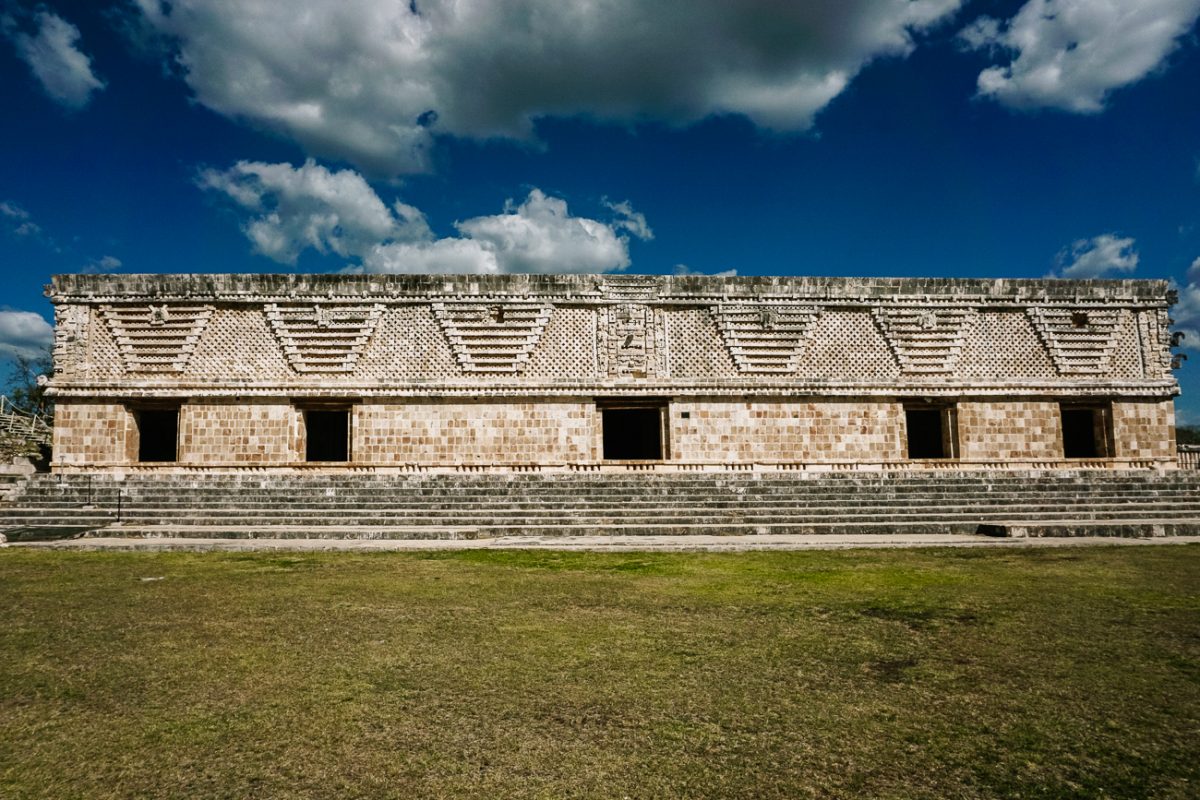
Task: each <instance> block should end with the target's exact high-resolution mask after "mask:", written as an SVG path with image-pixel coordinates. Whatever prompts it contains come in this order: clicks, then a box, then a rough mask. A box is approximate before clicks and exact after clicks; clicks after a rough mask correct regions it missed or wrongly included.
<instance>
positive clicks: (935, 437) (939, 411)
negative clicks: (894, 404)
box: [904, 406, 958, 459]
mask: <svg viewBox="0 0 1200 800" xmlns="http://www.w3.org/2000/svg"><path fill="white" fill-rule="evenodd" d="M956 422H957V419H956V415H955V413H954V407H953V406H905V408H904V423H905V434H906V438H907V439H908V457H909V458H910V459H917V458H955V457H956V456H957V455H958V435H957V431H956V428H957V425H956Z"/></svg>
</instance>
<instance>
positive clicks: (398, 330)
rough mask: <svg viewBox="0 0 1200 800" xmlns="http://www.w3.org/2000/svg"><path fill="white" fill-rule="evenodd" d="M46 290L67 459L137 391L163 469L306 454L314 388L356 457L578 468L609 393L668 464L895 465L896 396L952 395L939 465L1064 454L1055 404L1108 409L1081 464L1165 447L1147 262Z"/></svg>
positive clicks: (100, 454)
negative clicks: (644, 411)
mask: <svg viewBox="0 0 1200 800" xmlns="http://www.w3.org/2000/svg"><path fill="white" fill-rule="evenodd" d="M47 293H48V295H49V296H50V297H51V299H52V300H53V301H54V302H55V305H56V319H57V321H58V326H57V335H56V345H55V362H56V364H55V375H54V377H53V379H52V381H51V390H50V391H51V392H52V394H53V395H54V396H55V397H56V399H57V402H58V409H59V415H58V420H57V424H56V432H55V437H56V439H55V447H54V451H55V464H56V466H57V467H58V468H60V469H69V468H79V469H84V468H96V467H106V468H115V467H121V466H131V465H135V464H136V463H137V458H138V452H139V442H138V435H139V434H138V425H137V409H138V408H141V407H145V406H146V404H148V403H149V404H154V403H164V402H165V403H174V404H176V405H178V407H179V418H178V460H177V462H174V463H173V464H167V465H157V466H155V467H154V468H155V469H170V468H172V467H173V466H183V465H187V466H191V467H213V468H216V467H220V468H245V467H262V466H275V467H300V466H303V465H304V459H305V452H306V450H305V447H306V431H305V415H304V409H305V408H309V407H314V406H313V404H322V403H323V404H326V406H328V405H329V404H334V405H337V406H338V407H339V408H344V409H347V410H348V413H349V415H350V417H349V431H350V434H349V435H350V439H349V450H350V453H351V456H350V462H351V463H352V464H353V465H356V466H364V467H372V468H382V467H387V468H401V469H413V470H420V469H427V468H431V467H445V466H449V467H454V466H457V465H461V466H464V467H467V466H470V467H480V468H489V467H492V466H499V467H508V468H517V467H522V468H528V469H534V468H536V469H560V468H567V467H572V466H586V465H596V464H600V463H601V462H602V461H603V460H604V459H603V445H602V431H601V428H602V414H601V411H600V405H603V403H604V402H608V403H613V402H617V401H630V402H643V403H646V402H653V403H656V404H658V406H660V407H661V408H662V409H663V414H664V416H663V419H664V425H663V429H662V439H663V450H662V455H663V457H664V459H665V460H666V461H667V462H670V464H671V465H673V466H674V467H677V468H680V469H687V468H708V467H709V466H712V465H726V466H727V467H729V468H732V467H733V466H734V465H748V466H753V467H755V468H759V469H763V468H772V469H790V468H795V467H796V466H797V465H800V466H802V465H806V464H823V465H829V466H830V467H831V468H839V469H840V468H845V469H863V468H887V467H889V466H890V465H894V464H896V463H900V462H905V461H907V455H906V454H907V452H908V446H907V438H906V437H907V431H906V417H905V407H906V406H909V405H914V404H916V405H918V406H920V405H922V404H924V405H925V406H928V407H938V408H947V409H949V413H950V416H948V417H947V419H949V420H951V421H952V423H953V425H954V431H953V435H954V437H955V444H956V448H954V452H949V453H947V454H946V455H948V456H952V458H951V459H949V460H950V461H953V462H954V463H955V464H959V465H967V466H969V465H975V466H980V467H988V468H997V467H1003V466H1004V465H1012V466H1020V465H1026V466H1028V465H1035V466H1048V467H1054V466H1062V465H1065V463H1076V464H1077V463H1079V462H1078V461H1073V462H1064V459H1063V454H1064V444H1063V435H1064V433H1063V427H1062V422H1061V411H1060V403H1062V402H1073V403H1083V404H1090V405H1092V406H1094V407H1096V408H1097V409H1098V411H1097V413H1098V414H1102V415H1103V416H1104V418H1105V420H1107V422H1106V424H1107V425H1108V426H1109V428H1108V430H1107V436H1108V438H1109V439H1111V441H1110V442H1109V441H1106V442H1105V444H1104V448H1103V449H1104V452H1103V453H1101V454H1098V455H1097V458H1096V459H1094V461H1095V462H1096V463H1098V464H1099V463H1103V464H1107V465H1113V466H1127V467H1128V466H1169V465H1171V464H1173V463H1174V449H1173V425H1174V415H1173V409H1172V397H1173V396H1174V395H1175V394H1177V393H1178V386H1177V383H1176V381H1175V379H1174V376H1173V375H1172V373H1171V371H1170V368H1169V363H1170V352H1169V349H1168V344H1169V342H1168V336H1167V331H1166V325H1167V316H1166V312H1167V307H1168V305H1167V303H1168V287H1167V284H1166V283H1165V282H1162V281H1050V280H994V281H991V280H957V279H956V280H951V279H847V278H803V277H761V278H759V277H752V278H717V277H704V276H684V277H668V276H642V275H638V276H634V275H629V276H622V275H604V276H594V275H536V276H535V275H489V276H474V275H470V276H408V275H397V276H377V275H61V276H56V277H55V278H54V282H53V283H52V284H51V286H49V287H48V289H47ZM598 400H600V401H601V404H600V405H598ZM914 466H922V467H924V468H940V464H933V463H928V464H920V465H914ZM147 468H148V467H147ZM306 468H309V469H311V468H312V467H306Z"/></svg>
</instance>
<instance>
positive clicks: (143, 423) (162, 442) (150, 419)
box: [133, 408, 179, 462]
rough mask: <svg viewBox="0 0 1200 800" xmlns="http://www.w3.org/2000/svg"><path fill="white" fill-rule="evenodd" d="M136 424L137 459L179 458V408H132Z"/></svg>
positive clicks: (159, 459) (152, 460) (161, 459)
mask: <svg viewBox="0 0 1200 800" xmlns="http://www.w3.org/2000/svg"><path fill="white" fill-rule="evenodd" d="M133 418H134V421H135V422H136V424H137V435H138V461H144V462H156V461H157V462H163V461H178V460H179V409H178V408H139V409H134V411H133Z"/></svg>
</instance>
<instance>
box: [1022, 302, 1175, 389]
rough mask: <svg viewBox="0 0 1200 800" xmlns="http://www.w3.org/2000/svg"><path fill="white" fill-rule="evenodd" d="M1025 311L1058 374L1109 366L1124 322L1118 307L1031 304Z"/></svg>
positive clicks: (1085, 372)
mask: <svg viewBox="0 0 1200 800" xmlns="http://www.w3.org/2000/svg"><path fill="white" fill-rule="evenodd" d="M1027 313H1028V314H1029V319H1030V321H1031V322H1032V323H1033V327H1034V330H1036V331H1037V334H1038V337H1039V338H1040V339H1041V340H1042V344H1044V345H1045V346H1046V349H1047V350H1048V351H1049V352H1050V358H1051V359H1052V360H1053V361H1054V366H1055V368H1056V369H1057V370H1058V371H1059V373H1060V374H1062V375H1096V374H1100V373H1103V372H1105V371H1106V370H1107V369H1108V364H1109V361H1110V360H1112V355H1113V353H1114V352H1116V349H1117V335H1118V334H1119V333H1120V331H1121V324H1122V322H1124V314H1123V312H1122V311H1121V309H1116V308H1104V309H1081V308H1045V307H1033V308H1029V309H1027ZM1160 349H1165V348H1160Z"/></svg>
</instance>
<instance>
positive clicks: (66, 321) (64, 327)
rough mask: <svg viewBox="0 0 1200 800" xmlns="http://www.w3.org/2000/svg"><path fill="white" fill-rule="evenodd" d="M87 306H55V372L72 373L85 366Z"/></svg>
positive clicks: (58, 373) (89, 310)
mask: <svg viewBox="0 0 1200 800" xmlns="http://www.w3.org/2000/svg"><path fill="white" fill-rule="evenodd" d="M91 315H92V314H91V309H90V308H88V307H87V306H76V305H71V306H55V307H54V373H55V374H56V375H63V374H66V375H70V374H72V373H74V372H76V371H77V370H79V369H81V368H84V367H85V362H86V353H87V337H88V322H89V320H90V319H91Z"/></svg>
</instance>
